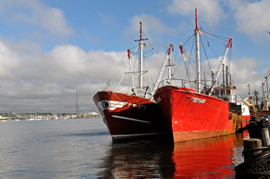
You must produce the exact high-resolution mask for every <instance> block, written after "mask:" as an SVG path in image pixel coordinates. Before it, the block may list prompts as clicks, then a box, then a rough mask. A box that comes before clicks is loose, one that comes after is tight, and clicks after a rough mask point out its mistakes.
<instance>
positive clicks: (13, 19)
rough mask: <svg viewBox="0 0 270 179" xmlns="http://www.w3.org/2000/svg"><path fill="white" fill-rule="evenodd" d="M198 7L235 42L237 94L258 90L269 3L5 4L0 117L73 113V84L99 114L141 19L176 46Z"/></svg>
mask: <svg viewBox="0 0 270 179" xmlns="http://www.w3.org/2000/svg"><path fill="white" fill-rule="evenodd" d="M195 8H198V14H199V24H200V26H201V27H202V28H203V30H205V31H207V32H211V33H213V34H217V35H222V36H226V37H231V38H233V54H232V63H233V66H234V74H233V78H234V82H235V85H236V86H237V89H238V94H239V95H240V96H241V97H243V98H244V97H246V95H247V87H246V86H247V84H251V89H252V91H253V90H254V89H259V88H260V85H261V82H263V81H264V76H266V75H269V73H270V70H269V65H270V64H269V56H270V51H269V50H268V49H269V48H270V45H269V44H270V35H269V31H270V11H269V8H270V1H269V0H260V1H251V0H239V1H233V0H204V1H200V0H160V1H156V0H155V1H154V0H147V1H141V0H140V1H133V0H131V1H126V0H117V1H109V0H101V1H89V0H80V1H75V0H0V27H1V28H0V64H1V65H0V101H2V102H3V103H2V102H1V105H0V112H29V111H32V112H38V111H40V112H48V111H50V112H74V111H75V109H76V108H75V94H74V93H75V84H76V83H77V84H78V91H79V97H80V98H79V103H80V109H81V111H82V112H85V111H97V110H96V107H95V106H94V104H93V102H92V96H93V95H94V94H95V92H96V91H97V90H99V89H103V87H104V86H105V84H106V82H107V80H108V79H109V78H110V75H111V74H110V73H112V72H113V69H114V68H115V67H116V66H117V65H116V64H115V65H114V64H113V62H114V61H117V58H121V56H122V54H123V52H124V51H125V50H127V48H129V47H130V43H131V42H133V40H134V37H135V39H136V38H139V34H138V31H139V22H140V21H142V22H143V24H144V33H145V35H147V37H148V38H149V40H150V41H151V43H153V44H169V43H172V44H174V45H175V46H177V45H178V44H179V43H182V42H184V41H185V40H186V39H187V38H188V37H189V35H190V33H191V32H192V31H193V30H194V23H195V22H194V21H195V20H194V12H195ZM157 68H158V67H157ZM103 71H106V73H105V74H104V73H102V74H100V73H101V72H103Z"/></svg>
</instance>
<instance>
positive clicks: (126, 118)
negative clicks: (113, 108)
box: [112, 115, 150, 123]
mask: <svg viewBox="0 0 270 179" xmlns="http://www.w3.org/2000/svg"><path fill="white" fill-rule="evenodd" d="M112 117H114V118H118V119H125V120H130V121H136V122H143V123H150V121H143V120H139V119H134V118H129V117H122V116H117V115H112Z"/></svg>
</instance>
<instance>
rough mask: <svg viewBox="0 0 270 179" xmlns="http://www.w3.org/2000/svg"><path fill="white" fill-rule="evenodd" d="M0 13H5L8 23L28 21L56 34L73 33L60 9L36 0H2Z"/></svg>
mask: <svg viewBox="0 0 270 179" xmlns="http://www.w3.org/2000/svg"><path fill="white" fill-rule="evenodd" d="M0 13H2V14H7V16H6V18H7V20H8V22H9V23H10V24H12V23H13V22H14V23H17V22H20V23H22V22H23V23H28V24H31V25H33V26H36V27H43V28H45V29H47V30H48V31H49V32H50V33H51V34H53V35H57V36H68V35H71V34H73V30H72V28H71V27H69V26H68V25H67V23H66V20H65V16H64V13H63V11H62V10H61V9H59V8H50V7H47V6H46V5H45V4H43V3H41V2H39V1H38V0H24V1H22V0H11V1H8V0H4V1H2V2H1V4H0Z"/></svg>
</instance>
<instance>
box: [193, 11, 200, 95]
mask: <svg viewBox="0 0 270 179" xmlns="http://www.w3.org/2000/svg"><path fill="white" fill-rule="evenodd" d="M195 14H196V18H195V22H196V29H195V30H194V32H195V44H196V91H197V92H198V93H200V92H201V84H200V82H201V70H200V69H201V64H200V36H199V35H200V32H201V30H200V29H199V27H198V12H197V8H196V9H195Z"/></svg>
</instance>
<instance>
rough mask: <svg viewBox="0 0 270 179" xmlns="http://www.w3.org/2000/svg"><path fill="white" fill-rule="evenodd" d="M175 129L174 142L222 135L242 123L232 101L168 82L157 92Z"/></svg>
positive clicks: (162, 107)
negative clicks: (234, 112)
mask: <svg viewBox="0 0 270 179" xmlns="http://www.w3.org/2000/svg"><path fill="white" fill-rule="evenodd" d="M154 98H155V100H156V101H157V103H158V104H159V106H160V108H161V110H162V111H163V113H164V115H165V117H166V120H167V122H168V124H169V126H170V127H171V130H172V132H173V139H174V142H181V141H188V140H194V139H202V138H208V137H215V136H222V135H227V134H232V133H235V132H236V129H237V128H240V127H241V115H236V114H231V113H230V112H229V103H228V102H226V101H223V100H221V99H219V98H215V97H212V96H209V95H204V94H200V93H197V92H196V91H195V90H193V89H189V88H181V87H173V86H164V87H161V88H159V89H158V90H157V91H156V94H155V96H154Z"/></svg>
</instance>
